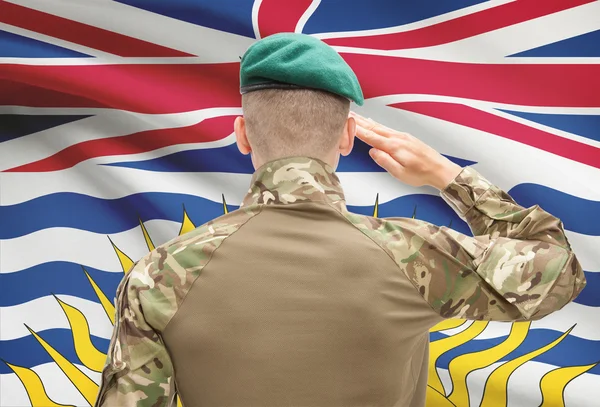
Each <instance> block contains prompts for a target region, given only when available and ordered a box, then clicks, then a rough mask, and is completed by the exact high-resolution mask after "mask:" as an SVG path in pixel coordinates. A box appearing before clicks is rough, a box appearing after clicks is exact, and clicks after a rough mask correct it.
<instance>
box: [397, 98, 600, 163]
mask: <svg viewBox="0 0 600 407" xmlns="http://www.w3.org/2000/svg"><path fill="white" fill-rule="evenodd" d="M391 106H392V107H395V108H398V109H402V110H407V111H410V112H415V113H420V114H424V115H427V116H431V117H436V118H438V119H442V120H446V121H448V122H452V123H457V124H460V125H463V126H467V127H472V128H474V129H477V130H481V131H485V132H487V133H491V134H495V135H498V136H501V137H504V138H507V139H509V140H514V141H518V142H519V143H523V144H527V145H529V146H532V147H536V148H539V149H540V150H544V151H547V152H549V153H553V154H556V155H559V156H561V157H565V158H568V159H570V160H574V161H578V162H580V163H583V164H587V165H591V166H592V167H596V168H600V148H596V147H593V146H590V145H588V144H583V143H578V142H576V141H574V140H570V139H567V138H564V137H560V136H557V135H554V134H551V133H547V132H545V131H542V130H538V129H535V128H533V127H529V126H526V125H524V124H521V123H517V122H514V121H512V120H508V119H505V118H503V117H500V116H496V115H493V114H491V113H487V112H483V111H481V110H477V109H474V108H472V107H469V106H465V105H461V104H455V103H442V102H407V103H397V104H393V105H391Z"/></svg>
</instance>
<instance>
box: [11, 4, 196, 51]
mask: <svg viewBox="0 0 600 407" xmlns="http://www.w3.org/2000/svg"><path fill="white" fill-rule="evenodd" d="M0 22H3V23H6V24H10V25H13V26H15V27H21V28H24V29H26V30H30V31H34V32H37V33H40V34H45V35H48V36H50V37H55V38H60V39H61V40H65V41H69V42H72V43H75V44H79V45H84V46H86V47H89V48H93V49H96V50H100V51H104V52H108V53H110V54H115V55H118V56H121V57H182V56H190V55H191V54H188V53H185V52H181V51H178V50H174V49H171V48H167V47H163V46H160V45H157V44H153V43H150V42H146V41H142V40H138V39H136V38H132V37H129V36H127V35H123V34H117V33H114V32H112V31H107V30H103V29H101V28H98V27H94V26H91V25H87V24H83V23H79V22H77V21H73V20H69V19H66V18H63V17H58V16H54V15H52V14H47V13H43V12H41V11H38V10H33V9H30V8H27V7H23V6H19V5H16V4H12V3H8V2H5V1H0Z"/></svg>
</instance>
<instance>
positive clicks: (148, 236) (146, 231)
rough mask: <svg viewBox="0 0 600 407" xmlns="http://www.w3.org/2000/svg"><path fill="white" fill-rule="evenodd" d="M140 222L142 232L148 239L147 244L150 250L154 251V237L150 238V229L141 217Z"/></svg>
mask: <svg viewBox="0 0 600 407" xmlns="http://www.w3.org/2000/svg"><path fill="white" fill-rule="evenodd" d="M139 222H140V227H141V228H142V233H143V234H144V239H145V240H146V246H148V251H150V252H151V251H152V250H154V249H155V247H154V243H153V242H152V239H151V238H150V234H149V233H148V229H146V226H145V225H144V222H142V219H141V218H140V219H139Z"/></svg>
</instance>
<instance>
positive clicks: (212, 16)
mask: <svg viewBox="0 0 600 407" xmlns="http://www.w3.org/2000/svg"><path fill="white" fill-rule="evenodd" d="M117 1H118V2H119V3H123V4H128V5H130V6H133V7H138V8H141V9H144V10H148V11H151V12H153V13H158V14H162V15H165V16H168V17H172V18H175V19H178V20H182V21H187V22H188V23H192V24H197V25H202V26H204V27H210V28H214V29H216V30H220V31H228V32H231V33H234V34H240V35H244V36H246V37H251V38H254V29H253V28H252V5H253V3H254V0H219V1H214V0H169V1H148V0H117ZM240 56H241V55H240Z"/></svg>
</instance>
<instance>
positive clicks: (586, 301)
mask: <svg viewBox="0 0 600 407" xmlns="http://www.w3.org/2000/svg"><path fill="white" fill-rule="evenodd" d="M585 279H586V280H587V284H586V286H585V288H584V289H583V291H582V292H581V293H579V296H578V297H577V298H575V302H576V303H578V304H582V305H587V306H589V307H600V272H595V273H590V272H587V271H586V272H585ZM599 315H600V314H599Z"/></svg>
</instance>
